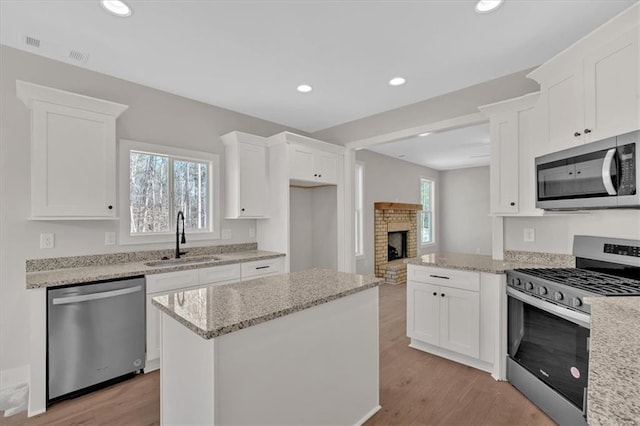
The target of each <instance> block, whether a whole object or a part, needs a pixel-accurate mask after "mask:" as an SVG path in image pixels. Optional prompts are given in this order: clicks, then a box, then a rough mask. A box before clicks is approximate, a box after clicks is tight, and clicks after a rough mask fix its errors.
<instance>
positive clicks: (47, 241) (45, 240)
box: [40, 233, 56, 249]
mask: <svg viewBox="0 0 640 426" xmlns="http://www.w3.org/2000/svg"><path fill="white" fill-rule="evenodd" d="M55 245H56V237H55V234H51V233H42V234H40V248H41V249H51V248H53V247H54V246H55Z"/></svg>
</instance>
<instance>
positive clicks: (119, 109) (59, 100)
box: [16, 80, 129, 118]
mask: <svg viewBox="0 0 640 426" xmlns="http://www.w3.org/2000/svg"><path fill="white" fill-rule="evenodd" d="M16 94H17V96H18V98H19V99H20V100H21V101H22V102H24V104H25V105H26V106H27V108H29V109H33V102H34V101H41V102H47V103H51V104H56V105H64V106H68V107H71V108H77V109H82V110H86V111H92V112H96V113H99V114H106V115H110V116H113V117H114V118H117V117H118V116H119V115H120V114H122V113H123V112H124V111H125V110H126V109H127V108H129V106H128V105H123V104H119V103H116V102H111V101H105V100H104V99H98V98H92V97H90V96H85V95H79V94H77V93H72V92H66V91H64V90H60V89H54V88H51V87H47V86H41V85H39V84H34V83H29V82H26V81H22V80H16Z"/></svg>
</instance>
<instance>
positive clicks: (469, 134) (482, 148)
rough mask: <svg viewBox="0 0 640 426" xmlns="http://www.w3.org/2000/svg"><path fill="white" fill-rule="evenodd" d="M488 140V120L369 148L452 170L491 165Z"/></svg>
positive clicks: (427, 165)
mask: <svg viewBox="0 0 640 426" xmlns="http://www.w3.org/2000/svg"><path fill="white" fill-rule="evenodd" d="M489 142H490V140H489V123H484V124H478V125H475V126H469V127H463V128H460V129H455V130H449V131H445V132H438V133H431V134H429V135H426V136H414V137H411V138H408V139H403V140H399V141H393V142H388V143H384V144H380V145H375V146H373V147H368V148H367V149H368V150H370V151H374V152H377V153H380V154H384V155H388V156H390V157H395V158H399V159H401V160H404V161H409V162H411V163H415V164H419V165H421V166H425V167H430V168H432V169H436V170H451V169H461V168H467V167H480V166H487V165H489V155H490V149H489Z"/></svg>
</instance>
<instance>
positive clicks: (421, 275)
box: [408, 265, 480, 291]
mask: <svg viewBox="0 0 640 426" xmlns="http://www.w3.org/2000/svg"><path fill="white" fill-rule="evenodd" d="M408 273H409V276H408V279H409V280H412V281H418V282H423V283H429V284H435V285H439V286H443V287H453V288H460V289H462V290H471V291H479V290H480V273H479V272H473V271H461V270H458V269H447V268H435V267H431V266H418V265H408Z"/></svg>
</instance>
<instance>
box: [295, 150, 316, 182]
mask: <svg viewBox="0 0 640 426" xmlns="http://www.w3.org/2000/svg"><path fill="white" fill-rule="evenodd" d="M289 152H290V158H289V178H291V179H300V180H306V181H315V180H317V176H314V174H315V175H317V174H318V172H316V171H314V155H315V151H314V150H313V149H311V148H306V147H303V146H299V145H291V148H290V151H289Z"/></svg>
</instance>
